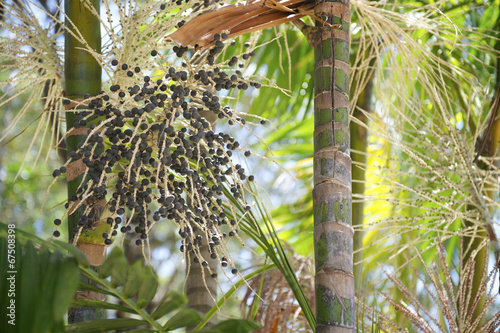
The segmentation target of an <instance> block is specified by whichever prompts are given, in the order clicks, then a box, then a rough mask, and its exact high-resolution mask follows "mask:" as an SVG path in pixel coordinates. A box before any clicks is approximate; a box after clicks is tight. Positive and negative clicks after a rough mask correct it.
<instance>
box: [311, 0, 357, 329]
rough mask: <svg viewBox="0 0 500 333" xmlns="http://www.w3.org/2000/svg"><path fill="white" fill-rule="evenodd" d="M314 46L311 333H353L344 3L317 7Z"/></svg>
mask: <svg viewBox="0 0 500 333" xmlns="http://www.w3.org/2000/svg"><path fill="white" fill-rule="evenodd" d="M315 14H316V16H317V17H318V18H321V19H322V20H324V21H325V22H328V23H329V24H331V25H334V27H333V28H331V27H329V26H328V25H326V24H324V23H323V22H317V23H316V28H315V29H314V30H313V34H312V38H311V43H312V45H313V47H314V55H315V71H314V76H315V77H314V89H315V97H314V117H315V122H314V190H313V206H314V248H315V263H316V275H315V290H316V291H315V294H316V332H354V331H355V318H356V316H355V310H354V309H355V305H354V274H353V236H354V230H353V228H352V193H351V179H352V175H351V157H350V155H349V153H350V148H349V146H350V143H349V24H350V11H349V1H343V2H334V1H331V2H328V1H325V2H318V3H317V5H316V7H315Z"/></svg>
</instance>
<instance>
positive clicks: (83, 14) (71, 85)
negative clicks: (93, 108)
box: [64, 0, 105, 324]
mask: <svg viewBox="0 0 500 333" xmlns="http://www.w3.org/2000/svg"><path fill="white" fill-rule="evenodd" d="M89 4H90V5H92V6H93V7H94V9H95V10H96V11H97V13H99V9H100V1H99V0H91V1H84V0H78V1H77V0H65V2H64V6H65V13H66V22H65V26H66V31H65V40H64V42H65V43H64V53H65V58H64V60H65V64H64V78H65V92H66V98H68V99H71V100H73V101H81V100H83V97H84V95H85V94H90V95H96V94H98V93H99V92H100V91H101V66H100V65H99V63H98V62H97V61H96V60H95V59H94V57H93V56H92V55H91V54H90V53H89V52H87V51H85V50H82V49H80V48H85V45H83V44H82V43H80V42H79V41H78V40H77V39H76V38H74V36H72V35H71V34H70V33H69V32H68V29H70V30H71V31H78V32H79V33H80V34H81V36H82V37H83V38H84V39H85V41H86V42H87V44H88V46H90V47H91V48H92V49H93V50H94V51H96V52H100V51H101V29H100V22H99V18H98V17H97V16H96V15H95V14H93V13H92V12H91V10H90V9H89V8H88V5H89ZM69 107H70V108H74V105H73V104H70V105H69ZM80 118H81V116H80V115H78V114H77V113H76V112H72V111H69V112H67V113H66V126H67V129H68V132H67V133H68V134H67V137H66V142H67V153H68V154H69V153H71V152H72V151H77V149H78V144H79V143H80V142H83V141H84V140H85V138H86V130H85V128H79V129H78V131H75V130H74V129H73V124H74V122H75V120H79V119H80ZM76 163H79V161H74V162H72V163H70V164H69V165H68V198H71V197H72V196H74V195H77V189H78V187H79V185H80V183H81V181H82V177H83V176H82V175H81V174H80V173H78V172H76V171H75V170H76V167H75V165H76ZM73 202H74V201H73ZM69 209H71V206H70V208H69ZM82 213H83V207H80V208H79V209H78V210H77V211H75V212H74V213H72V214H71V215H70V216H69V217H68V228H69V241H70V242H72V241H73V239H74V237H75V230H77V229H75V228H78V221H79V218H80V216H81V215H82ZM98 215H99V214H97V212H96V214H94V219H93V221H89V222H87V223H86V225H89V226H92V228H89V229H86V230H85V228H84V231H83V233H84V234H81V235H80V238H79V240H78V241H77V246H78V247H79V248H80V249H81V250H82V251H83V252H84V253H85V254H86V256H87V259H88V260H89V262H90V264H91V265H93V266H98V265H100V264H101V263H102V262H103V261H104V258H105V246H104V243H103V238H102V230H101V231H96V229H95V228H94V227H95V220H97V219H98V218H99V216H98ZM97 230H99V229H97ZM82 236H84V237H82ZM83 239H85V241H83ZM94 297H95V298H96V299H100V296H99V294H96V293H91V295H90V297H89V298H94ZM101 318H104V311H102V310H94V309H89V308H76V309H70V311H69V313H68V322H69V323H70V324H71V323H75V322H81V321H86V320H93V319H101Z"/></svg>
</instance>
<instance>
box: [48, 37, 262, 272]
mask: <svg viewBox="0 0 500 333" xmlns="http://www.w3.org/2000/svg"><path fill="white" fill-rule="evenodd" d="M224 37H226V36H224ZM215 38H216V39H217V42H216V44H215V45H214V46H213V47H212V48H211V49H209V50H208V52H206V53H205V54H202V55H199V54H195V55H196V56H197V57H198V58H197V59H198V61H197V62H196V64H194V62H192V61H189V60H190V59H187V52H188V49H187V48H186V47H183V46H179V45H176V46H174V47H173V50H172V51H173V52H174V53H175V54H176V56H177V57H179V58H182V60H183V61H182V63H180V62H179V60H180V59H179V60H178V61H176V62H175V64H176V65H170V66H161V67H160V66H159V67H158V68H149V69H148V71H151V73H152V74H151V76H149V75H145V74H144V71H143V70H142V69H141V68H140V67H139V66H135V65H131V64H127V63H121V62H120V61H118V60H117V59H114V60H112V61H111V65H112V66H115V67H116V71H117V72H118V73H119V72H120V71H121V73H122V74H121V75H122V76H124V75H123V73H125V75H126V76H127V78H128V79H129V80H135V81H134V83H136V84H131V85H127V86H122V85H120V84H113V85H111V86H110V87H109V91H107V92H105V91H102V92H101V93H100V94H98V95H97V96H88V95H86V96H85V99H84V102H81V103H84V105H86V106H87V109H86V110H77V112H78V116H79V117H77V120H75V122H74V124H73V128H74V130H78V129H85V130H87V131H88V134H87V137H86V140H85V141H84V142H82V143H80V144H79V145H78V150H77V151H74V152H71V153H70V154H69V160H68V161H67V163H66V164H65V166H63V167H61V168H60V169H58V170H56V171H54V173H53V176H54V177H59V176H60V175H61V174H64V173H66V172H68V173H70V172H73V173H74V169H75V165H77V164H80V165H81V164H83V165H84V166H85V167H84V168H83V175H84V178H85V179H86V182H84V181H82V183H81V185H80V187H79V188H78V190H77V193H76V194H75V195H73V197H71V198H70V200H69V202H68V203H67V204H66V208H67V214H72V213H74V212H75V211H76V210H77V209H80V210H82V211H83V212H82V213H81V214H80V215H79V220H78V222H77V225H76V226H75V227H74V231H75V233H77V234H79V233H80V232H81V231H82V230H85V229H87V228H92V225H93V224H95V221H96V220H99V219H101V220H105V222H106V223H108V224H109V225H110V228H111V230H112V231H111V232H110V233H108V232H104V233H103V238H104V239H105V240H104V242H105V244H108V245H109V244H111V243H112V240H111V237H112V236H115V235H116V234H117V230H120V231H121V232H122V233H129V232H130V233H135V234H136V235H137V239H136V244H137V245H143V244H145V243H146V242H147V240H148V234H149V232H150V231H151V229H152V227H153V225H154V224H155V223H157V222H158V221H160V220H163V219H167V220H172V221H174V222H175V223H176V224H177V226H178V228H179V235H180V236H181V239H182V245H181V247H180V250H181V251H183V252H185V253H186V255H187V257H188V258H193V260H194V262H198V263H201V264H202V265H203V266H206V263H207V260H218V261H219V263H220V265H221V266H222V267H226V266H228V265H233V264H232V263H231V260H230V255H229V253H228V251H227V250H226V247H225V242H226V241H227V240H226V238H230V237H233V236H236V237H237V233H238V223H239V222H238V218H239V217H238V216H241V214H244V213H245V212H246V211H248V210H249V209H250V206H247V205H246V203H245V198H244V195H245V191H248V187H247V186H246V185H245V184H246V182H247V181H253V180H254V176H253V175H249V176H247V175H246V172H245V169H244V168H243V167H242V166H241V165H239V164H235V163H233V161H232V159H231V157H232V155H233V152H234V151H236V150H241V151H242V153H243V155H244V156H246V157H249V156H250V155H251V153H250V151H248V150H245V149H243V148H241V147H240V143H239V142H238V141H237V140H236V139H235V138H234V137H232V136H231V135H229V134H227V133H223V132H217V131H215V130H213V127H212V124H211V122H210V121H209V120H207V118H214V119H216V118H218V119H227V120H228V124H229V125H233V124H236V123H239V124H241V125H242V126H244V127H246V121H245V119H243V118H240V117H238V116H237V115H236V113H235V112H234V111H233V110H231V109H230V107H229V106H224V105H223V104H222V102H221V97H223V96H217V95H216V92H217V91H223V90H226V91H228V90H231V89H240V90H246V89H248V87H249V85H250V86H254V87H256V88H259V87H260V84H259V83H258V82H253V81H248V80H245V79H244V78H242V74H241V72H240V71H238V70H233V69H232V68H231V67H233V66H234V65H235V64H236V63H237V62H238V57H236V56H234V57H232V58H230V59H229V60H228V61H227V62H225V63H221V65H215V57H217V55H218V54H220V53H221V52H222V51H223V49H224V47H225V44H224V43H223V42H222V41H221V36H220V35H218V36H215ZM160 53H161V52H159V51H157V50H152V51H151V52H150V56H151V57H153V58H159V57H162V59H161V60H158V63H162V64H163V65H165V63H166V59H167V56H164V57H165V58H163V56H162V55H161V54H160ZM245 55H246V56H245V57H241V58H244V60H246V59H248V56H249V55H253V52H250V53H246V54H245ZM184 61H186V62H184ZM179 63H180V65H178V64H179ZM159 72H161V74H159ZM153 75H154V76H153ZM70 103H73V101H69V100H66V101H65V104H70ZM81 103H80V104H81ZM228 199H230V200H228ZM231 200H232V201H233V202H236V203H237V204H236V205H239V206H240V207H241V212H240V213H238V212H237V210H236V209H235V205H234V204H229V202H230V201H231ZM103 202H105V203H106V209H105V212H102V213H100V216H95V215H96V212H95V209H93V208H94V207H95V206H96V205H100V204H101V205H102V203H103ZM104 216H105V217H104ZM55 224H56V225H60V224H61V222H60V220H59V219H58V220H56V221H55ZM58 235H59V234H58ZM54 236H57V235H56V234H54ZM202 244H208V245H209V249H210V250H209V251H210V258H204V257H203V256H202V254H201V253H200V251H198V249H199V247H200V246H201V245H202ZM231 271H232V272H233V273H234V274H236V273H237V270H236V268H234V267H233V268H232V269H231ZM211 274H212V276H214V274H215V276H216V273H215V272H211Z"/></svg>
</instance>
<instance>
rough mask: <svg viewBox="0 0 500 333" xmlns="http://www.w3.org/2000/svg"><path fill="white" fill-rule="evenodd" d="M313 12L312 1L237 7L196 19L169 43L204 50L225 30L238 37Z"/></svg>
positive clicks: (261, 0) (264, 1) (264, 0)
mask: <svg viewBox="0 0 500 333" xmlns="http://www.w3.org/2000/svg"><path fill="white" fill-rule="evenodd" d="M313 8H314V2H312V1H310V0H305V1H304V0H300V1H297V0H286V1H276V2H275V1H269V0H259V1H249V2H244V3H238V4H235V5H231V6H227V7H222V8H220V9H218V10H214V11H211V12H207V13H205V14H202V15H200V16H198V17H196V18H195V19H193V20H191V21H189V22H188V23H186V24H185V25H183V26H182V27H181V28H179V29H178V30H177V31H176V32H174V33H172V34H170V35H169V36H167V40H168V41H174V42H176V43H179V44H181V45H183V46H194V47H199V48H204V47H207V46H209V45H210V44H213V43H214V42H215V40H214V38H213V37H214V34H216V33H221V32H222V31H224V30H227V31H229V34H228V35H229V37H236V36H239V35H243V34H246V33H249V32H253V31H258V30H262V29H266V28H270V27H274V26H276V25H279V24H282V23H286V22H290V21H294V20H296V19H299V18H301V17H303V16H306V15H308V14H309V13H311V10H312V9H313Z"/></svg>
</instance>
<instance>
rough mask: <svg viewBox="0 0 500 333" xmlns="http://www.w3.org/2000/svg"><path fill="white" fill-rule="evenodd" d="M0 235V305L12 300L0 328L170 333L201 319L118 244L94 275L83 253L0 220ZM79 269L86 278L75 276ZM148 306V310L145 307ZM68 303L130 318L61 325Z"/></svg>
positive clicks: (233, 327)
mask: <svg viewBox="0 0 500 333" xmlns="http://www.w3.org/2000/svg"><path fill="white" fill-rule="evenodd" d="M12 230H14V232H12ZM9 235H11V236H15V237H8V236H9ZM0 236H1V237H0V255H1V259H2V261H1V262H2V277H3V278H5V279H4V281H8V282H9V283H6V284H2V288H1V291H2V292H4V295H8V297H4V298H2V304H3V305H5V307H6V308H8V306H10V303H11V301H10V300H11V299H14V300H15V302H14V306H11V309H12V311H11V310H9V311H10V314H11V317H9V320H8V321H2V323H1V324H2V326H1V327H2V332H9V333H10V332H89V333H93V332H107V331H113V330H120V329H136V331H141V332H169V331H172V330H175V329H178V328H184V327H187V326H188V325H193V323H198V322H200V321H202V319H204V318H203V315H202V314H201V313H199V312H198V311H196V310H193V309H189V308H186V304H187V299H186V297H185V296H184V295H182V294H179V293H177V292H175V291H172V290H167V291H166V292H165V294H164V295H163V296H160V295H159V293H158V292H159V290H158V286H159V283H158V279H157V277H156V273H155V272H154V271H153V270H152V269H151V268H150V267H148V266H146V267H144V266H143V262H142V260H138V261H136V262H135V263H133V264H131V265H130V264H127V262H126V259H125V257H124V256H123V253H122V251H121V249H119V248H114V249H113V251H111V253H110V255H109V256H108V257H107V259H106V261H105V262H104V264H103V265H102V266H100V268H99V272H96V271H95V270H94V269H92V267H91V266H90V265H89V262H88V261H87V258H86V256H85V255H84V253H82V252H81V251H79V250H78V249H77V248H76V247H74V246H72V245H69V244H66V243H64V242H60V241H52V242H47V241H44V240H42V239H40V238H38V237H37V236H35V235H33V234H30V233H27V232H23V231H22V230H16V229H15V225H14V224H4V223H0ZM68 251H69V253H70V254H68ZM80 274H82V275H83V276H85V277H86V278H88V282H83V281H80V277H79V275H80ZM79 282H80V283H79ZM240 284H241V283H240ZM77 288H78V289H79V291H78V292H77V293H76V296H75V292H76V290H77ZM89 293H96V294H99V295H100V299H99V300H98V299H95V298H92V299H89V297H88V294H89ZM103 296H107V297H108V300H105V299H104V298H103ZM116 300H121V301H122V303H121V304H117V303H116ZM149 305H152V310H151V311H149V312H148V311H147V308H148V306H149ZM75 308H92V309H100V310H112V311H122V312H125V313H128V314H129V315H130V317H127V318H112V319H100V320H91V321H85V322H78V323H73V324H69V325H64V315H65V313H66V312H67V311H68V310H69V313H71V311H73V309H75ZM133 316H134V317H135V318H133ZM256 328H258V325H257V324H256V323H254V322H252V321H249V320H237V319H229V320H225V321H221V322H219V323H218V324H217V325H215V326H213V327H212V328H211V329H210V330H197V332H213V333H217V332H227V331H228V330H229V331H234V332H250V331H252V330H255V329H256Z"/></svg>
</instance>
